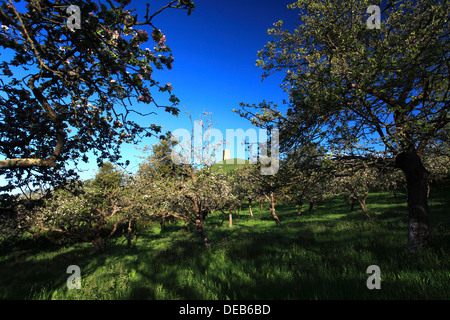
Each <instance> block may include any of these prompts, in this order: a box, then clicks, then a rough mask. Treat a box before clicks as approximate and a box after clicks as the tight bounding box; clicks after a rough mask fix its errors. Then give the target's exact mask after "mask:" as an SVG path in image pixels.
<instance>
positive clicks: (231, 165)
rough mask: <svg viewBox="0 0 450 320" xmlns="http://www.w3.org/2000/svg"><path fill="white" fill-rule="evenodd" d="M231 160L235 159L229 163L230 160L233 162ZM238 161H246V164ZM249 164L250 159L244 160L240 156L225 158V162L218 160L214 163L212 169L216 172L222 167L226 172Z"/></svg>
mask: <svg viewBox="0 0 450 320" xmlns="http://www.w3.org/2000/svg"><path fill="white" fill-rule="evenodd" d="M231 161H233V162H232V163H228V162H231ZM238 161H239V162H245V163H244V164H238ZM249 164H250V161H249V160H243V159H239V158H234V159H228V160H225V163H224V161H220V162H217V163H215V164H213V166H212V167H211V171H213V172H215V171H217V170H219V168H222V170H223V171H224V172H225V173H228V172H230V171H232V170H234V169H236V168H239V167H243V166H246V165H249Z"/></svg>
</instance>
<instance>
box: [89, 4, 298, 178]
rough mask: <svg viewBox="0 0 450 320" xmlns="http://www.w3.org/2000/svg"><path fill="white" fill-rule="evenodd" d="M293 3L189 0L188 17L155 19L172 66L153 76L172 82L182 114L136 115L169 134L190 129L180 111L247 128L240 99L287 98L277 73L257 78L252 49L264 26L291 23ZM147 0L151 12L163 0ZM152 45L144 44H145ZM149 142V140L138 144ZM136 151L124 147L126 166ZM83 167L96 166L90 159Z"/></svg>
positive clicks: (258, 45) (170, 14)
mask: <svg viewBox="0 0 450 320" xmlns="http://www.w3.org/2000/svg"><path fill="white" fill-rule="evenodd" d="M146 2H147V1H138V0H133V1H131V3H130V5H129V7H130V8H135V7H136V8H137V9H138V10H137V11H136V13H138V14H139V13H141V15H143V14H144V13H145V3H146ZM292 2H294V1H292V0H288V1H286V0H244V1H242V0H241V1H238V0H228V1H218V0H194V3H195V5H196V8H195V10H194V11H193V12H192V14H191V15H190V16H188V15H187V14H186V11H184V10H175V9H170V10H166V11H164V12H162V13H161V14H160V15H159V16H157V17H155V19H154V25H155V26H156V27H157V28H159V29H161V31H162V32H163V33H164V34H165V35H166V38H167V42H166V44H167V45H168V46H169V47H170V48H171V49H172V53H173V56H174V58H175V61H174V63H173V69H172V70H164V71H157V72H155V73H154V75H153V78H154V79H155V80H158V81H160V82H161V83H162V84H164V83H167V82H170V83H171V84H172V86H173V88H174V90H173V93H174V94H175V95H176V96H177V97H178V98H179V99H180V100H181V102H180V105H179V108H180V110H181V112H180V115H179V116H178V117H175V116H172V115H170V114H167V113H165V112H164V111H163V110H161V109H158V110H157V112H158V115H157V116H149V117H147V118H145V119H143V118H141V119H140V120H139V121H140V123H141V124H143V125H146V124H148V123H155V124H157V125H162V126H164V129H165V130H170V131H172V132H173V131H174V130H176V129H179V128H185V129H188V130H190V129H191V124H190V122H189V118H188V117H187V115H186V114H185V113H184V111H183V110H184V109H186V111H188V112H192V116H193V118H194V120H195V119H198V118H199V116H200V114H201V113H202V112H203V111H207V112H212V121H213V123H214V128H217V129H218V130H220V131H221V132H222V133H223V135H224V137H225V132H226V129H234V130H236V129H239V128H241V129H243V130H244V131H245V130H247V129H249V128H252V126H251V123H250V122H249V121H248V120H246V119H243V118H241V117H239V115H237V114H236V113H233V112H232V111H231V109H233V108H234V109H238V108H239V103H240V102H245V103H256V104H257V103H259V102H262V101H263V100H266V101H273V102H275V103H278V104H279V105H281V104H282V101H283V99H285V98H287V95H286V94H285V93H284V92H283V91H282V89H281V88H280V84H281V80H282V75H281V74H280V75H274V76H271V77H269V78H267V79H265V80H264V82H261V75H262V70H261V69H260V68H257V67H256V66H255V61H256V59H257V58H258V57H257V52H258V51H259V50H261V49H262V48H263V47H264V45H265V44H266V43H267V42H268V41H270V40H271V39H272V38H271V37H269V36H268V35H267V29H269V28H271V27H273V23H275V22H277V21H278V20H283V21H285V24H286V25H287V26H291V27H292V26H293V23H294V22H295V21H296V20H297V15H298V11H293V10H288V9H287V8H286V6H287V5H288V4H290V3H292ZM150 3H151V9H152V8H153V9H154V10H156V9H157V8H160V7H162V5H163V4H164V3H167V1H161V0H159V1H151V2H150ZM153 45H154V44H153V43H149V47H150V48H152V47H153ZM165 98H167V96H162V98H161V100H159V101H158V102H160V103H161V104H164V103H165V102H167V100H166V99H165ZM148 106H149V105H142V106H138V107H137V109H139V110H141V109H140V108H143V107H148ZM145 110H146V109H145ZM143 111H144V110H143ZM142 120H144V122H143V121H142ZM147 121H148V122H147ZM154 142H155V140H152V139H149V140H146V141H145V142H144V143H142V144H141V145H139V147H143V146H144V145H145V144H149V145H150V144H152V143H154ZM139 154H141V153H140V151H139V150H136V149H135V147H134V146H132V145H126V146H124V147H123V153H122V155H123V157H124V158H125V159H129V160H130V161H131V165H130V166H129V168H128V169H130V170H135V169H136V168H137V164H138V163H139V162H140V161H141V160H140V159H138V158H136V155H139ZM88 167H90V168H92V167H93V168H94V170H95V169H96V165H95V161H93V162H92V164H90V165H89V166H88ZM91 172H93V171H92V170H91ZM88 175H89V174H88V173H84V174H83V176H84V177H86V176H88Z"/></svg>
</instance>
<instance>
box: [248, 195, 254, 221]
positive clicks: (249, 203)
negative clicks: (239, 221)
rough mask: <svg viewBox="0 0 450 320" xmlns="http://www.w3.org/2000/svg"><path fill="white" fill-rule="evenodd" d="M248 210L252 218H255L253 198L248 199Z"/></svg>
mask: <svg viewBox="0 0 450 320" xmlns="http://www.w3.org/2000/svg"><path fill="white" fill-rule="evenodd" d="M248 210H249V211H250V219H253V211H252V200H251V199H248Z"/></svg>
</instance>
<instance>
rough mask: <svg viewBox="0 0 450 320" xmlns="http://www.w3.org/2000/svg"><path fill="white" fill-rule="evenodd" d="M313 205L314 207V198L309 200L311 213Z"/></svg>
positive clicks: (309, 211)
mask: <svg viewBox="0 0 450 320" xmlns="http://www.w3.org/2000/svg"><path fill="white" fill-rule="evenodd" d="M313 207H314V200H309V208H308V213H311V211H312V209H313Z"/></svg>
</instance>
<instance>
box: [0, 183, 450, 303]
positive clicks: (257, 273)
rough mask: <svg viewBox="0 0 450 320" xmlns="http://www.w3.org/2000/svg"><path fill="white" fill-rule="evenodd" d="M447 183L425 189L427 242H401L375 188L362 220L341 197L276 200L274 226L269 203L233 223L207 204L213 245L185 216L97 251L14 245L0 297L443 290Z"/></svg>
mask: <svg viewBox="0 0 450 320" xmlns="http://www.w3.org/2000/svg"><path fill="white" fill-rule="evenodd" d="M448 191H449V189H448V188H439V189H438V190H437V191H436V192H433V193H432V197H431V198H430V222H431V227H432V229H431V231H432V240H431V248H429V249H427V250H424V251H423V252H420V253H419V254H418V255H410V254H408V253H407V251H406V228H407V225H406V222H407V219H406V203H405V200H404V199H405V198H404V194H399V195H398V196H397V197H396V198H394V197H393V196H392V195H391V194H387V193H373V194H370V195H369V197H368V199H367V205H368V208H369V212H370V215H371V219H370V220H368V219H367V218H366V217H365V216H364V215H363V213H362V211H361V210H360V209H359V208H356V207H355V209H354V210H353V211H350V210H349V208H348V205H346V204H345V203H344V201H343V200H342V199H331V200H329V201H324V202H322V203H319V204H317V206H316V207H315V209H314V210H313V211H312V212H311V213H307V210H306V209H305V213H304V214H303V216H302V217H297V216H296V208H295V207H294V206H288V205H282V204H279V205H278V206H277V214H278V216H279V217H280V220H281V224H282V226H281V227H276V225H275V222H274V221H273V220H272V218H271V217H270V214H269V212H268V210H267V206H266V205H265V208H264V209H263V210H262V211H261V212H260V210H259V207H258V208H256V209H254V215H255V219H253V220H251V219H250V216H249V213H248V210H246V208H245V206H243V207H242V212H241V214H240V218H239V217H238V216H237V215H235V216H234V220H233V227H231V228H230V227H228V223H227V222H225V223H223V225H221V221H222V216H221V215H220V214H219V213H214V214H213V215H212V216H210V217H209V218H208V220H207V222H206V226H207V235H208V238H209V240H210V241H211V245H212V246H211V248H209V249H205V248H203V247H201V246H200V245H199V242H200V241H199V239H198V236H197V235H196V234H195V230H193V229H190V230H185V229H184V224H182V223H178V224H169V225H168V226H167V228H166V229H165V230H163V231H161V228H160V226H159V224H157V223H155V224H153V225H149V226H148V227H147V228H146V229H145V230H141V231H140V232H139V233H138V237H137V240H136V242H135V243H134V245H133V247H132V248H127V247H126V241H124V238H123V237H117V238H115V239H112V241H110V242H109V243H108V244H109V245H108V247H107V250H106V252H105V253H104V254H98V253H96V252H95V251H94V250H93V248H92V245H91V244H88V243H80V244H76V245H71V246H67V247H64V248H58V247H56V246H47V247H45V248H41V249H37V248H36V247H35V246H34V245H33V243H28V244H27V245H26V246H18V247H17V248H15V249H14V250H13V251H7V252H4V253H3V254H2V256H1V257H0V266H1V268H0V283H1V286H0V298H1V299H213V300H218V299H219V300H223V299H449V298H450V292H449V289H448V284H449V280H450V259H449V258H450V254H449V240H450V235H449V229H450V228H449V227H450V212H449V199H448V196H447V194H448ZM72 264H74V265H78V266H79V267H80V269H81V279H82V287H81V289H79V290H77V289H74V290H69V289H68V288H67V286H66V280H67V278H68V277H69V276H70V275H69V274H67V273H66V269H67V267H68V266H69V265H72ZM369 265H378V266H379V267H380V269H381V289H380V290H369V289H368V288H367V286H366V281H367V278H368V277H369V274H367V273H366V270H367V267H368V266H369Z"/></svg>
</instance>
